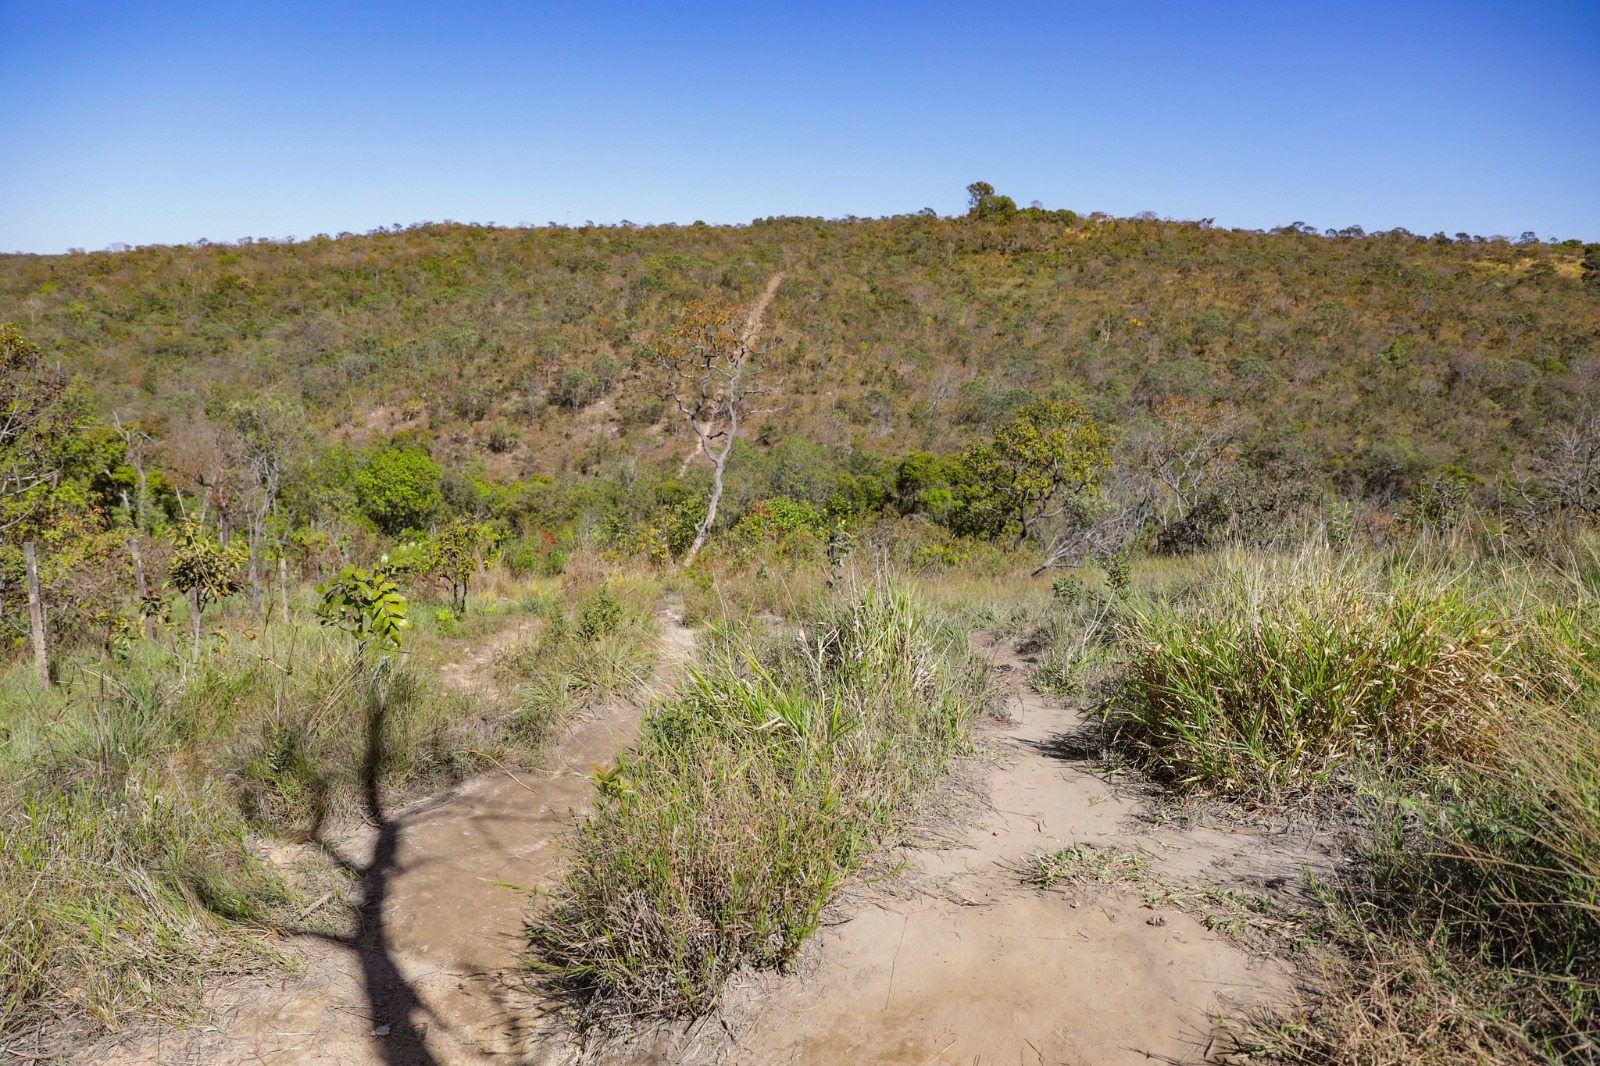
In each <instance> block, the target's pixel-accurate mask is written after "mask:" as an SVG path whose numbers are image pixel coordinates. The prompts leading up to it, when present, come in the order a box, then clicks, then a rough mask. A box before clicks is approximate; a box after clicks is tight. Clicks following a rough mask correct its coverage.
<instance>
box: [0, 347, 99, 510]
mask: <svg viewBox="0 0 1600 1066" xmlns="http://www.w3.org/2000/svg"><path fill="white" fill-rule="evenodd" d="M76 391H77V390H69V389H68V387H67V382H66V379H65V378H64V377H63V376H62V375H61V374H59V373H57V372H55V371H54V370H53V369H51V368H50V367H48V366H47V365H46V364H45V362H44V356H43V353H42V352H40V350H39V346H38V345H36V344H34V343H32V342H31V341H29V340H27V339H25V338H24V337H23V336H22V333H21V331H20V329H19V328H18V327H17V326H15V325H12V324H9V323H6V324H0V532H3V531H5V530H7V529H9V528H11V527H12V526H15V525H18V524H19V523H21V522H23V521H24V520H26V519H27V518H28V517H29V516H30V515H31V514H33V512H34V510H35V509H36V508H37V507H38V506H39V505H40V503H42V502H43V501H44V499H45V498H46V497H47V496H48V495H49V493H50V491H51V489H52V488H54V486H55V485H56V483H57V482H58V480H59V479H60V476H61V472H62V468H63V465H64V463H65V459H66V446H67V445H68V444H70V442H71V441H72V439H73V437H74V435H75V434H76V433H77V431H78V430H79V429H80V428H81V427H82V425H83V424H84V423H85V421H86V420H87V419H86V415H85V412H84V411H83V409H82V402H81V400H82V398H81V397H78V396H75V395H74V393H75V392H76Z"/></svg>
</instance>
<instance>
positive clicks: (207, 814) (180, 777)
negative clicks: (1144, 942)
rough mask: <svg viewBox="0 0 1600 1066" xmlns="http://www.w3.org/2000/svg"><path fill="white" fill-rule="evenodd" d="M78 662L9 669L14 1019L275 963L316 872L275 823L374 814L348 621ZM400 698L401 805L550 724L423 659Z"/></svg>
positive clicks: (64, 1018) (313, 828) (7, 861)
mask: <svg viewBox="0 0 1600 1066" xmlns="http://www.w3.org/2000/svg"><path fill="white" fill-rule="evenodd" d="M62 677H63V684H62V685H60V686H58V687H56V688H54V689H52V690H51V691H49V692H41V691H40V690H39V689H37V688H36V687H35V686H34V685H33V683H32V681H31V679H29V678H28V677H27V676H26V674H25V672H24V671H22V670H21V669H13V670H11V671H9V672H7V673H6V674H5V675H3V676H0V1032H7V1033H13V1032H16V1031H19V1030H21V1029H24V1028H26V1027H28V1026H31V1025H33V1024H35V1023H36V1022H38V1021H39V1020H41V1019H45V1018H49V1019H52V1020H53V1024H54V1026H55V1027H56V1028H57V1029H61V1028H62V1027H63V1026H65V1029H67V1030H70V1029H71V1028H72V1027H73V1026H74V1025H76V1026H78V1027H81V1028H83V1029H84V1030H86V1031H94V1030H97V1029H111V1028H115V1027H117V1026H118V1025H120V1024H123V1023H124V1022H126V1021H128V1020H130V1019H150V1018H161V1017H171V1016H176V1015H177V1014H181V1013H182V1012H183V1011H184V1010H186V1009H191V1008H192V1003H193V991H194V989H195V988H196V987H197V985H198V983H199V981H200V980H201V979H202V978H203V977H205V976H209V975H213V974H215V973H217V972H218V971H227V970H237V969H240V968H244V967H260V966H263V965H266V964H269V963H270V962H271V961H272V960H273V959H274V958H276V956H275V954H274V952H273V950H272V948H271V940H270V937H269V936H268V935H267V931H268V929H269V927H272V926H276V925H282V924H284V923H285V922H287V921H288V920H289V919H291V918H293V917H295V916H296V915H297V913H298V908H299V907H301V906H303V904H304V903H305V902H306V901H305V899H303V898H302V896H303V895H304V893H305V891H306V889H307V888H308V887H309V886H308V884H304V883H301V882H300V881H299V879H297V878H291V879H288V880H286V879H285V878H284V877H283V876H280V874H279V872H278V871H277V870H276V869H275V868H274V867H272V866H270V865H268V864H266V863H264V862H263V861H262V860H261V859H259V858H258V857H257V852H256V849H255V847H254V842H255V840H256V839H258V838H259V837H261V836H273V835H277V836H286V837H300V836H305V835H307V834H316V833H317V832H318V831H319V830H320V829H321V827H323V826H324V825H328V824H331V823H336V822H338V821H340V820H342V819H346V818H348V817H353V816H355V815H357V814H358V813H359V811H360V810H361V788H362V783H363V778H364V767H363V766H362V761H361V760H362V757H363V752H364V751H365V748H366V735H365V726H366V723H365V717H364V715H363V713H362V710H361V707H362V700H361V694H360V693H359V691H357V684H356V680H355V677H354V674H353V671H352V662H351V648H350V647H349V645H348V643H347V642H346V641H345V640H344V639H343V638H342V637H341V636H340V635H337V634H334V633H331V632H329V631H326V630H323V629H320V628H319V627H317V626H315V625H310V624H301V625H294V624H282V623H280V624H278V625H275V626H273V627H271V628H270V629H269V630H268V631H267V632H266V633H265V634H262V635H260V636H259V637H258V638H256V639H243V638H240V637H234V638H232V639H230V640H228V641H226V642H224V643H221V644H219V645H218V646H217V647H215V648H213V649H212V650H211V651H210V652H209V653H208V654H207V655H206V656H205V657H204V658H203V659H202V660H201V662H200V663H199V664H198V665H191V664H189V663H188V662H186V661H185V660H184V659H183V657H180V656H174V655H173V654H172V653H171V652H170V651H168V650H165V649H163V648H162V647H161V646H160V645H158V644H156V643H154V642H140V643H137V644H135V645H134V646H133V647H132V648H131V649H130V650H129V652H128V653H127V655H126V657H125V658H123V659H122V660H120V661H113V660H111V659H109V658H105V657H95V656H91V655H88V654H87V653H80V654H79V655H77V656H75V657H73V658H71V659H68V660H67V661H65V662H64V663H63V667H62ZM387 695H388V699H387V714H386V716H385V718H384V721H383V729H384V736H383V738H382V739H383V743H382V751H383V764H382V765H381V766H380V767H378V768H377V769H378V778H379V780H380V782H381V787H382V792H383V798H384V801H385V802H386V803H393V802H398V801H401V800H403V799H405V798H408V797H410V796H413V795H417V794H420V793H423V792H426V791H429V790H432V789H436V788H438V787H440V786H442V785H445V784H448V783H450V782H451V781H454V780H456V779H458V778H460V777H462V776H463V775H465V774H467V773H469V772H471V771H472V770H474V769H476V768H477V767H478V764H479V761H480V753H481V754H487V755H491V756H494V757H496V758H498V759H500V760H502V761H508V760H509V761H515V759H516V758H517V755H518V754H519V753H520V752H521V751H523V750H524V749H525V748H526V747H528V746H529V745H531V744H533V743H536V741H537V738H532V737H527V736H524V735H521V734H519V733H517V732H516V731H515V730H514V729H512V728H510V724H509V719H508V716H507V715H504V714H498V713H496V710H495V708H494V707H493V705H492V703H490V704H485V703H484V702H483V701H481V700H477V699H473V698H469V697H467V696H465V695H463V694H460V693H456V692H452V691H449V690H446V689H444V688H443V687H442V686H440V684H439V683H438V681H437V679H436V678H435V677H434V675H433V674H432V673H431V672H430V671H429V670H428V669H426V668H425V667H423V666H422V665H420V664H419V663H417V662H414V661H411V660H409V659H406V658H402V659H401V660H400V661H399V662H397V663H396V664H395V665H394V668H393V669H392V671H391V674H390V680H389V682H388V685H387ZM319 876H320V875H319ZM321 887H323V886H322V885H320V884H318V885H317V888H318V890H320V889H321Z"/></svg>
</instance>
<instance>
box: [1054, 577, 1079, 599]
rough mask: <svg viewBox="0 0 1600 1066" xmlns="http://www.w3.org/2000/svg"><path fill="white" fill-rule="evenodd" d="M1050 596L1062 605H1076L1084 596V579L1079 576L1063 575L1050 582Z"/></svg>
mask: <svg viewBox="0 0 1600 1066" xmlns="http://www.w3.org/2000/svg"><path fill="white" fill-rule="evenodd" d="M1050 595H1052V596H1054V597H1055V598H1056V600H1057V601H1059V602H1061V603H1075V602H1077V599H1078V597H1079V596H1081V595H1083V578H1081V577H1079V576H1078V575H1077V574H1063V575H1062V576H1061V577H1058V578H1056V579H1055V580H1054V581H1052V582H1050Z"/></svg>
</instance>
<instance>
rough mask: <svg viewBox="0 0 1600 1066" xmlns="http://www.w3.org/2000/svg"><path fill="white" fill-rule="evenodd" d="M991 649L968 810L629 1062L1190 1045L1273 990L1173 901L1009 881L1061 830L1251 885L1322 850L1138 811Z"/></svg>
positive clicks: (1201, 1044) (1091, 1055)
mask: <svg viewBox="0 0 1600 1066" xmlns="http://www.w3.org/2000/svg"><path fill="white" fill-rule="evenodd" d="M990 654H991V656H992V657H993V659H994V660H995V662H996V665H997V667H998V668H999V669H1000V670H1001V672H1002V676H1003V677H1005V678H1009V679H1010V680H1011V683H1012V684H1013V685H1015V687H1016V689H1017V691H1016V693H1015V695H1014V696H1013V698H1012V704H1011V713H1012V718H1013V720H1012V722H1010V723H1008V724H994V725H992V726H988V727H985V729H984V730H983V732H985V733H987V736H988V740H989V741H990V742H991V743H992V745H993V746H995V747H997V748H998V749H999V750H1000V753H1001V758H1002V762H1001V763H1000V765H999V766H997V767H996V768H994V770H993V772H992V773H991V774H990V775H989V781H988V784H987V796H986V800H987V803H986V804H985V805H984V806H983V807H981V808H980V809H979V813H978V815H977V816H976V817H975V818H971V819H966V820H965V821H966V824H964V825H963V826H961V827H959V828H957V829H955V830H953V834H954V835H953V837H952V838H951V839H949V840H948V841H945V842H944V843H943V844H940V843H938V842H935V843H934V844H933V845H932V846H924V847H923V848H920V849H916V850H908V851H907V852H906V853H905V855H904V856H903V857H904V858H905V859H906V861H907V862H908V863H909V864H910V870H909V871H908V872H907V873H904V874H902V875H900V876H899V877H896V878H891V879H889V880H888V881H886V882H883V883H880V884H879V885H877V886H874V887H875V888H876V889H877V890H878V891H877V893H876V895H875V896H867V895H866V894H865V893H863V894H862V895H861V896H859V897H858V898H856V899H854V900H849V901H846V902H845V904H844V906H843V907H842V908H841V910H842V911H844V913H845V914H846V915H847V917H848V920H847V921H845V922H844V923H843V924H841V925H838V926H836V927H834V928H832V929H828V930H824V932H823V933H822V934H820V935H819V936H818V938H817V939H816V940H815V941H814V942H813V943H812V945H811V946H810V947H809V949H808V950H807V953H806V954H807V957H806V959H805V960H804V961H803V962H802V965H801V967H800V973H799V976H798V977H791V978H762V979H750V980H748V981H746V982H745V983H743V984H742V985H741V986H739V987H735V988H731V989H730V991H729V993H728V995H727V997H726V1007H725V1009H724V1011H723V1012H722V1018H721V1021H722V1022H724V1023H726V1024H725V1026H723V1025H702V1026H699V1027H697V1028H696V1029H693V1030H691V1031H690V1032H691V1033H692V1034H693V1035H692V1037H687V1036H686V1037H679V1038H676V1039H666V1040H659V1041H658V1042H657V1043H656V1046H655V1048H654V1049H653V1050H652V1051H651V1052H650V1053H648V1054H644V1055H641V1056H640V1057H638V1058H635V1059H634V1060H633V1061H655V1062H712V1061H715V1062H727V1063H740V1064H771V1066H776V1064H780V1063H783V1064H788V1063H796V1064H799V1063H806V1064H810V1063H815V1064H819V1066H820V1064H831V1063H897V1064H907V1066H934V1064H936V1063H945V1064H955V1063H961V1064H968V1063H997V1064H1002V1063H1018V1062H1021V1063H1024V1064H1026V1066H1034V1064H1036V1063H1041V1064H1042V1063H1050V1064H1056V1063H1069V1064H1075V1066H1076V1064H1084V1066H1111V1064H1117V1063H1148V1062H1149V1061H1151V1060H1152V1059H1154V1060H1156V1061H1163V1062H1202V1061H1205V1059H1204V1056H1205V1054H1206V1052H1207V1045H1208V1044H1209V1043H1210V1041H1211V1035H1212V1034H1211V1019H1212V1017H1213V1016H1215V1015H1216V1014H1217V1013H1219V1012H1221V1011H1223V1010H1225V1009H1226V1008H1227V1006H1228V1005H1230V1004H1234V1005H1239V1004H1245V1003H1251V1002H1259V1001H1262V1000H1269V999H1273V998H1276V997H1281V996H1284V995H1286V994H1287V993H1288V989H1289V980H1288V974H1287V973H1286V972H1285V970H1284V969H1283V968H1282V967H1281V966H1279V965H1277V964H1275V963H1273V962H1270V961H1266V960H1262V959H1259V958H1256V957H1252V956H1251V955H1249V954H1248V953H1246V952H1245V951H1243V950H1242V949H1241V948H1239V947H1237V946H1235V945H1233V944H1231V943H1229V942H1227V941H1225V940H1223V939H1222V938H1221V937H1220V936H1218V935H1216V934H1214V933H1211V932H1209V931H1208V930H1207V929H1206V928H1205V927H1204V926H1203V925H1202V924H1201V923H1200V922H1199V921H1197V920H1196V919H1195V918H1192V917H1190V916H1189V915H1187V914H1185V913H1182V912H1180V911H1177V910H1175V909H1172V908H1170V907H1168V908H1161V909H1158V910H1154V911H1152V910H1149V909H1146V908H1145V907H1144V905H1143V903H1144V897H1143V894H1142V892H1141V891H1139V890H1138V889H1137V888H1128V887H1123V888H1117V887H1111V886H1097V887H1080V888H1075V889H1071V890H1061V889H1056V890H1050V891H1041V890H1040V889H1037V888H1034V887H1032V886H1030V885H1026V884H1023V883H1022V879H1021V877H1020V875H1019V865H1020V863H1021V861H1022V860H1024V859H1025V858H1026V857H1027V856H1028V855H1030V854H1032V853H1035V852H1038V851H1054V850H1057V849H1060V848H1062V847H1064V846H1065V845H1067V844H1070V843H1074V842H1085V843H1092V844H1095V845H1098V846H1101V847H1107V846H1114V847H1118V848H1123V849H1130V850H1135V851H1138V852H1140V853H1142V854H1144V855H1145V856H1147V857H1148V859H1149V861H1150V872H1151V874H1153V875H1155V876H1158V877H1162V878H1165V879H1169V880H1174V881H1182V882H1192V883H1203V884H1210V885H1216V886H1220V887H1228V888H1234V889H1239V890H1245V891H1250V892H1254V893H1257V894H1268V893H1270V892H1272V891H1273V890H1280V891H1281V890H1283V889H1284V888H1285V886H1286V884H1287V885H1293V884H1296V883H1297V882H1298V880H1299V875H1300V872H1301V868H1302V866H1303V865H1306V864H1309V865H1312V866H1316V867H1320V866H1323V865H1325V864H1326V863H1327V861H1328V857H1327V856H1326V855H1325V854H1323V853H1321V852H1320V851H1317V850H1316V849H1314V848H1311V847H1309V846H1308V845H1307V844H1305V843H1304V842H1300V841H1296V840H1293V839H1289V838H1286V837H1285V836H1282V835H1276V836H1271V837H1269V836H1267V835H1265V834H1254V833H1251V832H1248V831H1229V830H1225V829H1221V828H1199V829H1192V830H1187V831H1185V830H1181V829H1177V828H1170V829H1167V828H1155V827H1152V826H1151V825H1150V824H1149V823H1148V822H1147V821H1146V822H1141V821H1139V820H1138V819H1137V818H1136V815H1137V813H1138V811H1139V807H1140V804H1139V802H1138V800H1137V799H1135V798H1131V797H1128V796H1125V795H1122V794H1119V793H1118V792H1116V791H1114V790H1113V789H1112V788H1111V787H1110V786H1108V785H1107V784H1106V783H1105V782H1104V781H1103V780H1102V779H1101V778H1100V777H1098V776H1096V775H1094V774H1092V773H1091V772H1090V770H1089V766H1088V764H1087V763H1086V762H1084V761H1082V760H1080V759H1079V758H1078V757H1077V752H1076V751H1075V750H1074V744H1073V743H1072V739H1071V738H1072V737H1073V735H1074V734H1075V733H1077V732H1078V731H1079V729H1080V728H1081V726H1080V722H1079V719H1078V716H1077V714H1076V712H1074V711H1072V710H1069V709H1063V708H1058V707H1054V706H1051V705H1050V704H1049V703H1047V702H1046V701H1045V700H1043V699H1041V698H1039V697H1038V696H1036V695H1034V694H1033V693H1031V692H1029V691H1026V689H1025V688H1024V687H1023V686H1022V685H1021V684H1020V683H1019V682H1020V681H1021V680H1022V679H1023V678H1024V677H1025V676H1026V675H1025V670H1026V665H1025V664H1024V663H1023V662H1022V661H1021V660H1019V659H1018V658H1017V657H1016V656H1015V655H1014V654H1012V653H1011V652H1010V651H1009V650H1008V649H1000V648H992V649H990ZM979 791H980V793H982V792H983V791H984V788H983V786H981V785H980V786H979ZM725 1034H732V1037H733V1038H734V1039H736V1041H737V1042H736V1043H731V1044H730V1042H729V1036H728V1035H725ZM599 1061H622V1060H621V1059H613V1058H605V1057H602V1058H601V1059H600V1060H599Z"/></svg>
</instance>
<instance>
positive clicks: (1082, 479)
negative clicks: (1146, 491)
mask: <svg viewBox="0 0 1600 1066" xmlns="http://www.w3.org/2000/svg"><path fill="white" fill-rule="evenodd" d="M960 463H961V468H962V470H963V473H964V474H965V480H966V481H967V483H968V487H969V489H970V490H971V491H970V492H969V494H967V495H966V497H965V498H964V499H962V500H961V501H960V504H959V505H960V506H962V507H963V508H964V509H965V510H967V511H968V512H969V514H970V519H969V520H970V521H971V522H972V524H973V525H975V526H977V527H980V528H984V527H986V528H988V529H989V530H991V531H992V533H993V534H997V533H998V532H999V531H1000V530H1005V529H1014V530H1016V534H1017V541H1016V543H1017V546H1018V547H1021V546H1022V545H1023V544H1024V543H1026V542H1027V540H1028V538H1029V537H1031V536H1033V535H1034V533H1035V532H1036V530H1037V527H1038V526H1039V524H1040V523H1041V522H1045V521H1048V520H1050V519H1053V518H1056V517H1059V516H1060V515H1062V514H1063V513H1064V512H1065V511H1066V510H1067V509H1068V508H1069V507H1072V506H1073V505H1074V504H1076V503H1078V502H1080V501H1081V499H1082V498H1083V497H1084V496H1086V495H1088V494H1090V493H1092V492H1093V491H1094V490H1095V488H1096V486H1097V485H1098V484H1099V481H1100V475H1101V472H1102V471H1103V470H1104V469H1105V468H1106V467H1107V466H1108V465H1109V458H1108V445H1107V441H1106V438H1105V435H1104V434H1103V433H1102V432H1101V431H1100V426H1099V424H1098V423H1096V422H1095V420H1094V419H1093V418H1091V417H1090V416H1089V413H1088V412H1087V411H1085V410H1084V409H1083V408H1082V407H1080V406H1078V405H1077V404H1076V403H1073V402H1071V401H1040V402H1038V403H1033V404H1029V405H1028V406H1027V407H1024V408H1023V409H1022V410H1021V411H1019V412H1017V415H1016V417H1015V418H1013V419H1011V420H1010V421H1009V422H1006V423H1004V424H1003V425H1001V426H1000V427H999V428H998V429H996V430H995V432H994V437H993V439H991V440H988V441H985V442H983V443H979V444H974V445H972V446H970V447H969V448H967V449H966V451H964V452H962V453H961V458H960Z"/></svg>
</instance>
